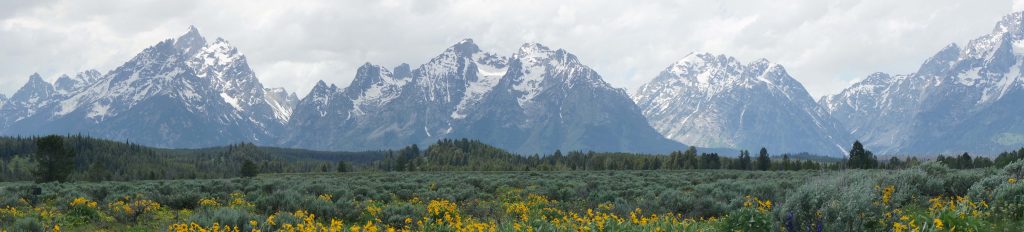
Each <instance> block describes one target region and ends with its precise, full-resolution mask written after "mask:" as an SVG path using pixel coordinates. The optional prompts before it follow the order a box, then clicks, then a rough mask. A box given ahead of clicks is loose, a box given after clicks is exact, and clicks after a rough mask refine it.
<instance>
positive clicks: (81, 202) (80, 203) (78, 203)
mask: <svg viewBox="0 0 1024 232" xmlns="http://www.w3.org/2000/svg"><path fill="white" fill-rule="evenodd" d="M68 205H70V206H71V207H78V206H83V207H88V208H94V209H95V208H96V202H95V201H90V200H89V199H85V198H84V197H78V198H75V199H74V200H72V201H71V203H69V204H68Z"/></svg>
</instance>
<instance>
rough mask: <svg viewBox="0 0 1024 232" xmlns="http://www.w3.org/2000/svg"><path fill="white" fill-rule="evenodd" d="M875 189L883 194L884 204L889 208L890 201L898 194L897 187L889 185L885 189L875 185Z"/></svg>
mask: <svg viewBox="0 0 1024 232" xmlns="http://www.w3.org/2000/svg"><path fill="white" fill-rule="evenodd" d="M875 189H877V190H879V191H881V192H882V194H881V195H882V199H881V201H882V204H883V205H886V206H888V205H889V201H890V200H892V193H894V192H896V186H892V185H889V186H885V188H881V187H879V186H878V185H875Z"/></svg>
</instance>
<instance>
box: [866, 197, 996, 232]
mask: <svg viewBox="0 0 1024 232" xmlns="http://www.w3.org/2000/svg"><path fill="white" fill-rule="evenodd" d="M928 203H929V204H928V205H929V206H928V211H927V212H923V213H919V214H916V215H906V214H905V213H906V212H904V211H903V210H901V209H894V210H892V211H891V212H887V213H886V214H885V216H886V220H888V219H890V217H891V218H892V222H891V225H892V230H893V231H896V232H903V231H912V232H916V231H928V230H931V229H946V228H948V229H953V228H954V227H957V226H956V225H955V224H956V223H953V224H951V223H948V222H947V221H944V219H951V218H952V219H956V218H959V219H966V218H968V217H975V218H977V217H989V216H991V215H992V213H991V207H989V205H988V202H985V201H984V200H981V201H974V200H971V199H970V198H969V197H964V196H955V197H941V196H940V197H933V198H931V199H928ZM896 218H898V219H896ZM918 219H920V223H919V220H918ZM882 223H889V222H885V220H883V221H882ZM961 226H964V225H961ZM958 229H961V230H967V231H971V230H972V229H970V228H964V227H959V228H958Z"/></svg>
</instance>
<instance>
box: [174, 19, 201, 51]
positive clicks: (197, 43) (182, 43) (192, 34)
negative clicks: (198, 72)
mask: <svg viewBox="0 0 1024 232" xmlns="http://www.w3.org/2000/svg"><path fill="white" fill-rule="evenodd" d="M204 46H206V38H204V37H203V35H201V34H199V29H197V28H196V27H195V26H188V32H186V33H185V34H184V35H181V37H178V39H175V40H174V48H176V49H178V50H181V51H182V52H183V53H184V54H185V55H186V56H192V55H195V54H196V53H198V52H199V51H200V49H202V48H203V47H204Z"/></svg>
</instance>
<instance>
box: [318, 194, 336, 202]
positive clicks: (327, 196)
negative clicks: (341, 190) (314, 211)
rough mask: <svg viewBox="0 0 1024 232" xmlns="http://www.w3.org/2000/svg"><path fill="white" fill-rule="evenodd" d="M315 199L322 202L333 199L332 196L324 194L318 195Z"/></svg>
mask: <svg viewBox="0 0 1024 232" xmlns="http://www.w3.org/2000/svg"><path fill="white" fill-rule="evenodd" d="M317 198H320V200H324V201H327V202H330V201H331V198H334V196H331V194H326V193H324V194H320V196H317Z"/></svg>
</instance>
